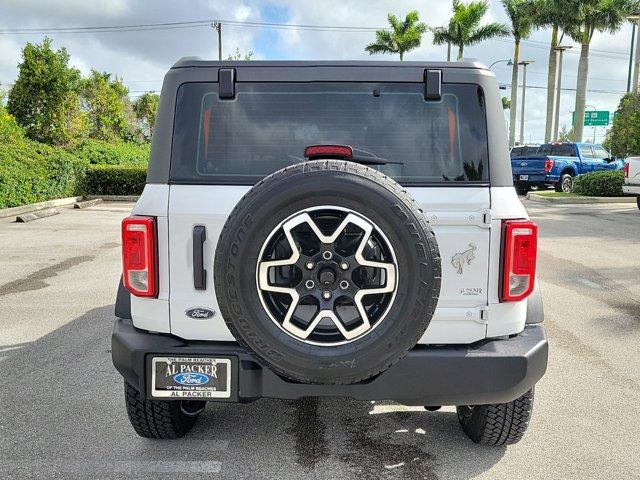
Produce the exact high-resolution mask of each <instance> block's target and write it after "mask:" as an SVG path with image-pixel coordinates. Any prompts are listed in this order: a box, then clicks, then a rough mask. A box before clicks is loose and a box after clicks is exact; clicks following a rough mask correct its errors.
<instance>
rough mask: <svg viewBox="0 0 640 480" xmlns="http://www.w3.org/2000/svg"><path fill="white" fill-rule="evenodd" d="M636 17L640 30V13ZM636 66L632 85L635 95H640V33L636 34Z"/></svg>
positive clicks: (637, 27)
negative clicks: (639, 87) (639, 88)
mask: <svg viewBox="0 0 640 480" xmlns="http://www.w3.org/2000/svg"><path fill="white" fill-rule="evenodd" d="M634 17H635V22H636V23H635V25H636V29H637V30H640V13H638V14H636V15H634ZM633 63H634V64H635V66H634V70H633V85H631V91H632V92H633V93H638V77H639V76H640V31H638V32H637V34H636V54H635V61H634V62H633Z"/></svg>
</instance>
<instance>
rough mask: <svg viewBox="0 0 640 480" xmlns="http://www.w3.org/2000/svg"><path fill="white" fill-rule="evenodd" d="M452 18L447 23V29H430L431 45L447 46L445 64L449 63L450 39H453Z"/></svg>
mask: <svg viewBox="0 0 640 480" xmlns="http://www.w3.org/2000/svg"><path fill="white" fill-rule="evenodd" d="M453 28H454V27H453V18H452V19H451V21H450V22H449V26H448V27H436V28H432V29H431V32H432V33H433V44H434V45H444V44H445V43H446V44H447V62H450V61H451V39H452V38H453V36H454V35H455V34H454V30H453Z"/></svg>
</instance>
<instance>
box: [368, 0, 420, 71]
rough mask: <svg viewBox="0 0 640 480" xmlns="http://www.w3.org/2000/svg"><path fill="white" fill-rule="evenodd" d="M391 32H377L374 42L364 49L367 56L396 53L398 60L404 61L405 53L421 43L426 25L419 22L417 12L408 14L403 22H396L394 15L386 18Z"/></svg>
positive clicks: (396, 18)
mask: <svg viewBox="0 0 640 480" xmlns="http://www.w3.org/2000/svg"><path fill="white" fill-rule="evenodd" d="M387 19H388V20H389V24H390V25H391V30H378V31H377V32H376V41H375V42H373V43H370V44H369V45H367V46H366V47H365V48H364V49H365V51H367V52H369V55H373V54H374V53H397V54H399V55H400V60H404V54H405V52H408V51H409V50H413V49H414V48H418V47H419V46H420V42H421V41H422V35H423V34H424V32H426V31H427V24H426V23H422V22H420V17H419V15H418V12H416V11H415V10H413V11H411V12H409V13H408V14H407V16H406V17H405V19H404V22H401V21H400V20H398V17H396V16H395V15H392V14H389V15H388V16H387Z"/></svg>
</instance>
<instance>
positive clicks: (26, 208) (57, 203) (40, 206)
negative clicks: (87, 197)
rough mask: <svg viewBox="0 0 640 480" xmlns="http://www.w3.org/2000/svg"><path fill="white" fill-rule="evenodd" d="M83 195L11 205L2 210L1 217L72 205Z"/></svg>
mask: <svg viewBox="0 0 640 480" xmlns="http://www.w3.org/2000/svg"><path fill="white" fill-rule="evenodd" d="M79 200H82V197H66V198H58V199H56V200H48V201H46V202H38V203H30V204H28V205H20V206H19V207H9V208H3V209H2V210H0V218H7V217H13V216H14V215H22V214H23V213H30V212H35V211H37V210H46V209H48V208H53V207H62V206H64V205H71V204H72V203H75V202H77V201H79Z"/></svg>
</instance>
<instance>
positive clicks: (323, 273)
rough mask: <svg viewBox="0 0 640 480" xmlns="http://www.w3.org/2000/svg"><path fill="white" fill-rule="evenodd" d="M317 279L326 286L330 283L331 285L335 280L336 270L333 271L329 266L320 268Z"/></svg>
mask: <svg viewBox="0 0 640 480" xmlns="http://www.w3.org/2000/svg"><path fill="white" fill-rule="evenodd" d="M318 279H319V280H320V283H321V284H322V285H323V286H325V287H328V286H330V285H333V282H335V281H336V272H334V271H333V269H331V268H323V269H322V270H320V274H319V275H318Z"/></svg>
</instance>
